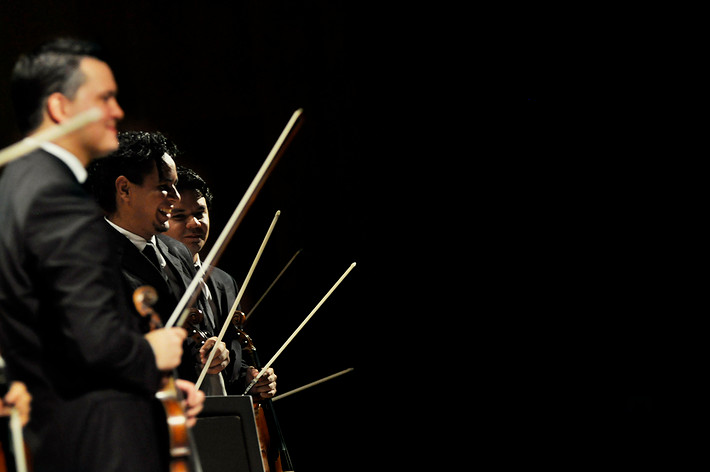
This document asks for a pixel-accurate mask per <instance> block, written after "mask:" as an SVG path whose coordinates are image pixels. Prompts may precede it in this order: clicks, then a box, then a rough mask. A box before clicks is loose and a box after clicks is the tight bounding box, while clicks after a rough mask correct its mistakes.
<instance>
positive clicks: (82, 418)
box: [0, 40, 204, 472]
mask: <svg viewBox="0 0 710 472" xmlns="http://www.w3.org/2000/svg"><path fill="white" fill-rule="evenodd" d="M97 51H98V50H97V48H96V47H94V46H93V45H92V44H89V43H84V42H80V41H74V40H56V41H53V42H50V43H48V44H45V45H43V46H42V47H40V48H39V49H37V50H36V51H34V52H33V53H31V54H28V55H25V56H22V57H21V58H20V59H19V60H18V62H17V64H16V65H15V68H14V70H13V75H12V98H13V103H14V106H15V111H16V114H17V123H18V126H19V127H20V129H21V131H22V132H23V133H25V134H27V135H30V136H31V135H33V134H34V133H36V132H39V131H42V130H44V129H47V128H49V127H52V126H54V125H55V124H58V123H62V122H64V121H66V120H68V119H70V118H72V117H74V116H76V115H77V114H79V113H81V112H83V111H85V110H87V109H89V108H92V107H98V108H100V109H101V110H102V111H103V113H104V116H103V118H102V119H101V120H99V121H97V122H95V123H93V124H90V125H88V126H86V127H84V128H82V129H80V130H78V131H76V132H73V133H71V134H68V135H66V136H64V137H62V138H59V139H57V140H55V141H54V142H53V143H47V144H44V145H43V146H42V149H39V150H37V151H34V152H32V153H30V154H28V155H26V156H24V157H22V158H20V159H18V160H16V161H14V162H12V163H10V164H8V166H7V167H6V168H5V169H4V170H3V173H2V177H0V348H1V349H0V350H2V354H3V357H4V359H5V361H6V363H7V369H8V375H9V376H10V377H11V378H12V379H14V380H18V381H22V382H24V383H25V384H26V385H27V389H28V390H29V392H30V393H31V395H32V397H33V402H32V415H31V418H30V422H29V423H28V425H27V428H26V430H25V433H26V439H27V443H28V445H29V446H30V449H31V452H32V462H33V469H34V471H35V472H70V471H72V472H76V471H84V472H92V471H96V472H107V471H116V472H118V471H121V472H125V471H126V470H131V471H145V472H152V471H156V470H158V471H160V470H167V468H166V465H167V464H166V455H167V449H166V448H163V447H162V446H164V444H163V443H162V442H161V440H164V439H166V436H167V427H166V424H165V417H164V415H163V416H162V423H161V420H160V412H159V410H158V409H157V406H159V405H158V404H157V402H156V400H155V398H154V395H155V392H156V391H157V390H158V389H159V388H160V386H161V382H162V377H163V376H162V371H164V370H169V369H173V368H174V367H175V366H177V365H178V363H179V362H180V358H181V353H182V342H183V340H184V339H185V336H186V333H185V331H184V330H183V329H181V328H173V329H169V330H165V329H163V330H156V331H153V332H151V333H149V334H146V335H144V334H143V333H141V332H140V331H139V330H138V327H137V326H136V324H135V323H134V319H133V318H132V315H131V313H130V311H129V309H128V307H127V306H126V305H125V296H124V294H123V293H122V292H120V279H119V278H118V277H117V275H118V268H117V266H116V261H115V259H114V257H113V254H112V253H111V251H110V250H109V248H108V247H107V246H106V244H105V241H106V239H107V237H108V232H107V229H106V225H105V223H104V222H103V221H102V219H101V213H100V211H99V208H98V207H97V206H96V203H95V202H94V201H93V199H92V198H91V196H89V195H88V194H87V193H86V192H85V190H84V189H83V187H82V182H83V181H84V180H85V178H86V169H85V167H86V166H87V165H88V164H89V163H90V162H92V161H93V160H95V159H97V158H100V157H102V156H105V155H106V154H108V153H110V152H111V151H113V150H114V149H116V148H117V146H118V141H117V137H116V123H117V121H119V120H120V119H122V118H123V110H122V109H121V107H120V106H119V105H118V102H117V100H116V94H117V87H116V82H115V80H114V77H113V73H112V71H111V68H110V67H109V65H108V64H107V63H106V62H104V61H103V60H102V59H101V56H100V55H99V54H98V52H97ZM182 387H183V389H184V390H183V391H184V392H185V393H187V394H188V398H187V403H188V407H189V411H188V414H189V415H190V416H191V417H192V420H193V421H194V415H196V414H197V413H198V412H199V411H200V409H201V408H202V402H203V401H204V396H203V395H202V393H201V392H198V391H195V390H194V388H193V389H191V388H190V387H189V386H188V385H187V384H186V383H182ZM193 387H194V386H193ZM156 415H157V418H156Z"/></svg>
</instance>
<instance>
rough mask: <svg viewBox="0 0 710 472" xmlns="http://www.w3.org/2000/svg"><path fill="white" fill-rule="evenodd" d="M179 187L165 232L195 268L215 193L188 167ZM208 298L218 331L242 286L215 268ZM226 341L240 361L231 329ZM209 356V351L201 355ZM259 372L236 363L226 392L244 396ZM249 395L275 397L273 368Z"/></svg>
mask: <svg viewBox="0 0 710 472" xmlns="http://www.w3.org/2000/svg"><path fill="white" fill-rule="evenodd" d="M177 188H178V190H179V192H180V201H179V202H177V203H176V204H175V206H174V207H173V209H172V217H171V218H170V228H169V229H168V231H167V232H166V233H165V234H167V235H168V236H171V237H173V238H175V239H177V240H178V241H182V242H183V243H184V244H185V245H186V246H187V248H188V249H189V250H190V253H192V258H193V263H194V264H195V267H199V266H200V265H201V264H202V261H201V260H200V251H201V250H202V248H203V247H204V245H205V243H206V242H207V238H208V237H209V234H210V211H209V209H210V206H211V205H212V192H211V191H210V189H209V187H208V186H207V182H205V181H204V179H203V178H202V177H200V176H199V175H198V174H197V173H196V172H194V171H193V170H192V169H188V168H186V167H182V166H178V183H177ZM205 292H206V296H207V298H208V300H209V302H210V304H212V305H213V306H214V309H213V312H215V313H216V315H217V330H219V329H221V327H222V324H224V321H225V320H226V319H227V316H228V315H229V312H230V310H231V308H232V305H233V304H234V301H235V300H236V298H237V293H239V287H238V286H237V282H236V281H235V280H234V278H233V277H232V276H231V275H229V274H228V273H227V272H225V271H223V270H221V269H220V268H218V267H213V268H212V271H211V273H210V276H209V278H208V279H207V287H206V288H205ZM225 339H227V342H228V343H229V345H230V346H232V351H233V354H232V357H233V358H234V359H241V349H240V347H239V344H238V342H237V339H238V338H237V334H236V332H235V331H234V328H233V327H232V326H230V328H229V329H228V331H227V334H226V335H225ZM202 354H203V355H204V354H206V355H209V352H206V353H204V352H203V353H202ZM258 373H259V371H258V370H257V369H256V368H254V367H253V366H249V365H247V364H245V363H243V362H242V363H241V364H236V363H235V365H234V367H233V368H232V370H231V371H225V374H226V379H227V392H228V393H230V394H234V395H241V394H242V393H243V392H244V388H245V387H246V385H244V383H246V384H247V385H248V384H249V383H250V382H251V381H252V380H253V379H254V377H256V376H257V374H258ZM249 394H251V395H252V396H254V397H256V399H265V398H271V397H273V396H274V395H275V394H276V374H275V373H274V370H273V369H272V368H269V369H268V371H267V373H266V374H265V375H263V376H262V377H261V378H260V379H259V381H258V382H257V383H256V384H255V385H254V386H253V387H252V388H251V390H250V391H249Z"/></svg>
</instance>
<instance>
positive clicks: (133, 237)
mask: <svg viewBox="0 0 710 472" xmlns="http://www.w3.org/2000/svg"><path fill="white" fill-rule="evenodd" d="M104 219H105V220H106V222H107V223H108V224H110V225H111V226H113V228H114V229H115V230H116V231H118V232H119V233H121V234H122V235H124V236H125V237H127V238H128V240H129V241H130V242H131V243H133V245H134V246H135V247H136V249H138V250H139V251H140V252H143V249H145V247H146V246H147V245H148V243H150V244H152V245H153V247H154V248H155V253H156V254H157V255H158V262H160V267H165V265H166V264H167V263H166V262H165V258H164V257H163V255H162V254H161V253H160V251H159V250H158V241H157V239H156V237H155V235H153V236H151V237H150V240H146V239H145V238H143V237H142V236H138V235H137V234H135V233H131V232H130V231H128V230H127V229H124V228H121V227H120V226H118V225H117V224H116V223H114V222H113V221H111V220H109V219H108V218H106V217H105V216H104Z"/></svg>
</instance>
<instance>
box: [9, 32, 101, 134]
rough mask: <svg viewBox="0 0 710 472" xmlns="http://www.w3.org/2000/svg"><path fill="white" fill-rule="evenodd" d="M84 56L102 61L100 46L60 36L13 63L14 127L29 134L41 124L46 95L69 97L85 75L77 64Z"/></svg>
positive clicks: (74, 92)
mask: <svg viewBox="0 0 710 472" xmlns="http://www.w3.org/2000/svg"><path fill="white" fill-rule="evenodd" d="M85 57H93V58H95V59H98V60H101V61H104V62H105V58H104V55H103V52H102V50H101V48H100V47H99V46H98V45H97V44H95V43H92V42H89V41H83V40H78V39H71V38H59V39H55V40H52V41H50V42H47V43H44V44H42V45H41V46H39V47H38V48H37V49H35V50H34V51H32V52H30V53H28V54H23V55H22V56H20V58H19V59H18V60H17V62H16V63H15V67H14V68H13V70H12V77H11V79H10V87H11V97H12V104H13V108H14V110H15V119H16V121H17V126H18V128H19V129H20V132H21V133H22V134H28V133H30V132H31V131H33V130H34V129H36V128H37V127H38V126H39V125H40V124H41V123H42V112H43V110H44V107H45V104H46V101H47V98H48V97H49V96H50V95H52V94H53V93H56V92H60V93H62V94H63V95H65V96H66V97H68V98H69V99H70V100H72V99H74V96H75V94H76V91H77V90H78V89H79V87H80V86H81V85H82V84H83V83H84V81H85V80H86V77H85V76H84V74H83V73H82V72H81V69H80V68H79V64H80V62H81V60H82V59H83V58H85Z"/></svg>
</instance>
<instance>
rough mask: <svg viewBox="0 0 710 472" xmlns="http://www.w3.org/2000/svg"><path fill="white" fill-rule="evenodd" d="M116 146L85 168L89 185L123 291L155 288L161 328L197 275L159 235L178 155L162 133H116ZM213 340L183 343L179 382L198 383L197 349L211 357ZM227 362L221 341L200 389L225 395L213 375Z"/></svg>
mask: <svg viewBox="0 0 710 472" xmlns="http://www.w3.org/2000/svg"><path fill="white" fill-rule="evenodd" d="M119 143H120V145H119V148H118V150H117V151H116V152H114V153H112V154H111V155H109V156H107V157H106V158H104V159H101V160H98V161H95V162H93V163H92V164H91V166H89V169H88V170H89V178H88V181H87V185H88V187H89V188H90V189H91V191H92V193H93V194H94V196H95V198H96V199H97V201H98V202H99V205H100V206H101V208H103V210H104V212H105V213H106V222H107V224H108V225H109V226H110V228H111V239H110V242H111V245H112V246H113V248H114V250H115V252H116V254H117V256H118V259H119V261H120V265H121V273H122V275H123V282H124V284H125V287H126V290H127V291H128V292H129V293H132V292H133V290H135V289H136V288H138V287H139V286H142V285H150V286H152V287H154V288H155V289H156V291H157V292H158V302H157V304H156V305H155V309H156V311H157V312H158V314H160V316H161V317H162V319H163V323H165V322H166V321H167V319H168V318H169V317H170V315H171V314H172V312H173V310H174V309H175V307H176V306H177V304H178V302H179V300H180V298H181V297H182V296H183V294H184V293H185V290H186V289H187V287H188V286H189V285H190V282H191V281H192V279H193V278H194V276H195V272H196V271H195V268H194V267H193V265H192V255H191V254H190V251H188V249H187V248H186V247H185V245H184V244H182V243H181V242H179V241H176V240H175V239H172V238H170V237H168V236H165V235H163V234H162V233H164V232H165V231H167V229H168V227H169V224H170V219H171V213H172V210H173V207H174V206H175V204H177V202H179V201H180V194H179V193H178V191H177V189H176V188H175V184H176V182H177V171H176V167H175V161H174V160H173V156H176V155H177V154H178V150H177V147H176V146H175V144H174V143H173V142H172V141H170V140H168V139H167V138H166V137H165V136H163V135H162V134H161V133H147V132H142V131H129V132H126V133H120V134H119ZM197 308H199V309H200V310H202V312H203V313H204V314H205V317H204V320H203V322H202V324H201V325H200V326H199V328H201V330H203V331H204V330H208V331H209V332H214V331H213V330H209V326H208V325H207V323H208V322H209V320H210V319H211V318H212V317H213V315H212V313H211V310H210V307H209V306H208V304H207V303H205V301H204V299H203V298H200V299H199V300H198V304H197ZM216 340H217V338H216V337H210V338H209V339H208V340H207V341H206V342H205V343H204V345H203V344H202V343H201V342H198V341H196V340H195V339H193V338H189V339H188V340H187V343H186V345H185V349H184V354H183V359H182V362H181V364H180V366H179V367H178V373H179V375H180V377H181V378H184V379H188V380H191V381H194V380H196V379H197V377H198V375H199V373H200V371H201V370H202V365H203V364H204V360H205V359H206V356H201V355H200V350H201V349H202V350H203V351H205V350H206V351H207V352H209V349H211V348H212V346H214V344H215V342H216ZM229 363H230V357H229V350H228V349H226V345H225V343H224V342H221V343H220V345H219V352H218V354H217V355H216V356H215V358H214V359H213V361H212V363H211V369H212V370H213V372H214V374H213V375H211V376H208V378H207V379H206V380H205V382H204V383H203V384H202V385H201V386H200V388H201V389H203V390H204V391H205V392H206V393H207V394H208V395H224V394H225V386H224V382H223V381H222V378H221V376H220V375H219V374H218V373H217V372H219V371H220V370H222V369H224V368H225V367H226V366H227V365H229ZM215 371H216V372H215Z"/></svg>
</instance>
